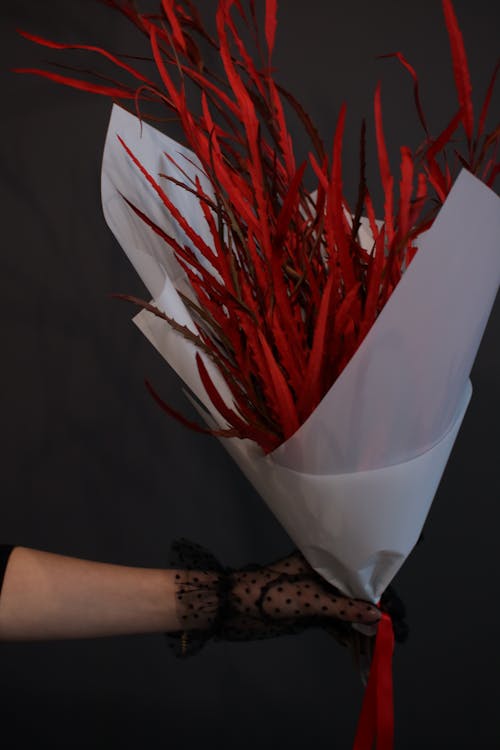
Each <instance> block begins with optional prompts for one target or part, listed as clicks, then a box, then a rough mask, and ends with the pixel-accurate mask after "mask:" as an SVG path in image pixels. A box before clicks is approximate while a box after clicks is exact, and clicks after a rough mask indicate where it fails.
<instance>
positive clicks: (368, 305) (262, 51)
mask: <svg viewBox="0 0 500 750" xmlns="http://www.w3.org/2000/svg"><path fill="white" fill-rule="evenodd" d="M101 2H103V4H104V5H107V6H108V7H109V8H111V9H113V10H115V11H117V12H119V13H121V14H122V15H123V16H124V17H125V18H127V19H128V20H129V21H130V22H131V23H132V24H133V25H134V26H135V27H136V28H137V30H138V31H139V32H140V33H141V34H142V35H143V37H144V40H145V44H146V45H148V50H147V54H145V55H144V56H140V57H137V58H134V57H132V56H126V55H117V54H112V53H111V52H108V51H106V50H104V49H102V48H100V47H97V46H95V45H91V44H63V43H60V42H53V41H50V40H47V39H44V38H42V37H39V36H36V35H33V34H28V33H27V32H20V33H21V34H22V35H23V36H24V37H25V38H27V39H29V40H30V41H33V42H35V43H37V44H40V45H42V46H44V47H49V48H50V49H53V50H58V51H62V52H63V51H71V50H81V51H85V52H87V53H88V54H89V55H93V56H94V58H95V59H98V60H100V61H101V62H102V63H104V64H106V65H111V66H113V70H114V71H115V74H116V71H118V72H119V74H120V75H123V76H124V77H125V79H126V81H128V82H125V83H123V84H122V83H121V82H118V81H116V82H115V80H114V78H111V77H108V76H106V75H104V74H101V73H99V72H96V73H94V72H92V71H87V70H81V69H80V73H81V74H82V75H83V76H84V77H83V78H76V77H72V76H65V75H61V74H57V73H53V72H48V71H45V70H39V69H34V68H24V69H22V68H21V69H18V71H17V72H22V73H34V74H36V75H39V76H44V77H46V78H48V79H50V80H52V81H54V82H56V83H62V84H64V85H67V86H71V87H73V88H78V89H81V90H84V91H89V92H92V93H97V94H101V95H105V96H109V97H110V98H112V99H114V100H116V99H117V100H127V99H130V100H132V101H133V102H134V105H135V107H136V109H137V112H138V114H139V115H140V116H141V118H142V116H144V118H145V119H146V117H148V114H147V113H143V111H142V108H143V107H145V105H148V104H149V103H150V102H152V101H157V102H159V103H160V104H162V105H164V106H165V107H166V108H167V109H168V110H169V114H171V115H173V116H175V117H176V118H177V119H178V121H179V122H180V124H181V126H182V128H183V132H184V138H185V142H186V145H187V146H188V147H189V148H190V149H191V150H192V151H193V152H194V153H195V155H196V157H197V159H198V161H199V164H201V168H202V170H203V172H204V173H205V175H206V177H207V178H208V180H209V182H210V185H211V192H210V195H208V194H207V193H206V192H205V191H204V190H203V189H202V186H201V184H200V180H198V179H190V178H189V177H188V175H187V170H185V169H183V166H185V165H183V164H182V163H176V162H175V160H174V159H173V157H172V156H170V155H168V154H166V155H165V157H166V159H167V160H170V161H173V162H174V164H175V165H176V167H177V169H178V170H179V175H178V176H179V177H180V179H177V178H173V177H171V176H167V175H165V174H160V175H153V174H150V173H149V172H148V171H147V170H146V169H145V168H144V166H143V165H142V164H141V162H140V160H139V159H138V158H137V156H136V155H135V154H134V153H133V152H132V150H131V149H130V148H129V147H128V146H127V144H126V143H125V142H124V141H121V143H122V146H123V149H124V158H128V159H130V160H131V162H132V163H133V164H134V166H135V168H136V169H137V171H138V174H139V175H140V177H141V178H142V179H144V180H145V181H147V182H148V183H149V185H150V186H151V188H152V189H153V190H154V191H155V193H156V195H157V196H158V197H159V199H160V200H161V202H162V204H163V207H164V210H165V214H166V215H168V217H169V219H170V223H172V222H174V224H176V225H177V226H178V228H179V229H180V230H182V233H181V234H182V236H185V237H187V244H182V242H180V241H179V240H178V239H176V237H173V236H171V235H170V234H169V233H168V232H167V231H166V230H165V229H163V227H162V226H160V225H159V224H158V223H156V222H154V221H152V219H151V218H150V217H149V216H148V215H147V210H145V209H144V207H142V208H139V207H137V206H134V205H133V204H132V203H131V202H129V201H127V203H128V205H129V207H130V210H132V211H134V212H135V214H136V215H137V216H138V217H139V218H140V219H141V221H144V223H145V224H146V225H147V226H148V227H149V229H150V230H151V231H153V232H155V233H156V234H157V235H158V236H159V237H160V238H161V240H162V241H163V242H164V243H165V252H166V253H174V255H175V258H176V259H177V262H178V263H179V265H180V267H181V268H182V269H183V271H184V273H185V275H186V278H187V280H188V281H189V283H190V285H191V289H192V293H193V294H192V295H190V296H189V297H185V296H183V295H182V294H181V296H182V298H183V300H184V302H185V304H186V306H187V307H188V309H189V311H190V312H191V314H192V316H193V320H194V321H195V330H191V329H188V328H186V327H185V326H180V325H179V324H178V323H176V321H173V320H171V319H169V318H168V316H166V315H165V314H164V313H162V311H160V310H158V309H157V308H156V307H155V306H154V305H152V304H151V303H147V302H144V301H142V300H138V299H137V298H134V297H130V296H126V295H121V296H122V298H126V299H128V301H129V302H132V303H134V304H136V305H140V306H141V307H143V308H144V309H146V310H149V312H150V313H151V314H154V315H157V316H159V317H160V318H163V319H164V321H165V324H166V325H170V326H171V327H172V328H173V329H174V331H176V333H177V334H178V335H179V336H183V337H184V338H186V339H187V340H189V341H190V343H191V344H193V345H194V346H195V347H197V349H198V350H199V351H200V352H201V353H202V354H203V355H204V357H208V358H210V360H211V362H213V363H214V364H215V365H216V366H217V367H218V369H219V371H220V372H221V374H222V376H223V377H224V379H225V382H226V384H227V386H228V388H229V392H230V394H231V398H232V403H231V404H228V403H226V402H225V401H224V400H223V398H222V396H221V394H220V393H219V392H218V390H217V388H216V386H215V384H214V382H213V380H212V378H211V377H210V374H209V372H208V370H207V367H206V366H205V364H204V361H203V359H202V358H201V357H200V356H198V357H197V367H198V374H199V378H200V382H201V383H202V385H203V387H204V389H205V391H206V393H207V396H208V398H209V399H210V402H211V403H212V405H213V407H214V409H215V410H217V412H218V413H219V414H220V415H221V417H222V418H223V419H224V421H225V422H226V423H227V425H228V427H227V428H226V427H224V429H222V430H215V431H212V430H205V429H204V428H200V427H199V426H198V425H195V424H193V423H191V422H189V420H186V419H185V418H184V417H182V416H181V415H179V414H178V413H177V412H176V411H175V410H174V409H172V408H171V407H170V406H168V405H167V404H165V402H164V401H163V400H162V399H161V398H160V397H159V396H158V394H157V393H156V391H154V389H153V388H152V386H151V385H150V384H149V383H148V384H147V387H148V390H149V391H150V393H151V394H152V395H153V397H154V399H155V400H156V402H157V403H158V404H159V406H160V407H161V408H162V409H163V410H164V411H166V412H167V413H168V414H170V415H171V416H173V417H175V418H176V419H180V420H181V421H182V422H183V423H184V424H188V425H189V426H190V427H192V428H193V429H196V430H197V431H198V432H209V433H210V434H216V435H219V436H228V437H236V436H237V437H240V438H248V439H250V440H253V441H255V442H256V443H258V444H259V445H260V446H261V448H262V450H263V451H264V452H266V453H268V452H270V451H272V450H274V449H275V448H276V447H277V446H278V445H279V444H280V443H282V442H283V441H284V440H286V439H288V438H289V437H290V436H291V435H292V434H293V433H294V432H295V431H296V430H297V429H298V427H299V426H300V425H301V424H302V423H303V422H304V421H305V420H306V419H307V417H308V416H309V415H310V414H311V412H312V411H313V409H314V408H315V407H316V406H317V405H318V403H319V402H320V401H321V399H322V398H323V397H324V395H325V394H326V392H327V391H328V389H329V388H330V387H331V386H332V384H333V383H334V382H335V380H336V378H337V377H338V375H339V374H340V372H341V371H342V369H343V367H345V365H346V364H347V362H348V361H349V360H350V358H351V357H352V356H353V354H354V352H355V351H356V350H357V348H358V347H359V346H360V344H361V342H362V341H363V339H364V337H365V336H366V334H367V332H368V331H369V330H370V328H371V326H372V325H373V323H374V322H375V320H376V318H377V316H378V314H379V313H380V311H381V310H382V308H383V306H384V305H385V304H386V302H387V300H388V299H389V297H390V294H391V293H392V290H393V289H394V287H395V286H396V285H397V283H398V282H399V279H400V278H401V274H402V273H403V272H404V270H405V269H406V268H407V266H408V264H409V263H410V262H411V260H412V258H413V256H414V253H415V251H416V239H417V238H418V235H419V234H420V233H421V232H423V231H425V230H426V229H428V227H429V226H430V225H431V223H432V220H433V217H434V215H435V213H436V210H437V208H436V206H438V205H439V203H441V202H443V201H444V200H445V199H446V196H447V194H448V192H449V190H450V188H451V185H452V183H453V180H454V178H455V176H456V173H457V170H458V169H459V168H460V167H461V166H462V165H464V164H465V165H466V166H467V168H470V169H471V170H472V171H474V172H475V173H476V174H478V175H480V176H482V178H483V179H484V180H485V182H487V184H493V181H494V180H495V178H496V176H497V175H498V173H499V165H498V160H497V154H498V151H497V149H498V144H499V140H500V128H499V127H498V126H497V127H496V128H494V129H493V130H491V131H490V132H487V124H486V121H487V115H488V113H489V110H490V102H491V99H492V95H493V89H494V84H495V80H496V77H497V73H498V66H497V68H496V69H495V71H494V73H493V76H492V79H491V81H490V84H489V86H488V88H487V91H486V97H485V100H484V104H483V107H482V109H481V113H480V116H479V118H478V127H477V133H476V135H475V137H474V112H473V108H472V100H471V84H470V75H469V70H468V66H467V60H466V55H465V49H464V45H463V40H462V36H461V33H460V30H459V27H458V23H457V20H456V16H455V14H454V11H453V7H452V4H451V2H450V0H443V9H444V15H445V21H446V27H447V30H448V35H449V38H450V43H451V52H452V61H453V70H454V76H455V83H456V87H457V92H458V99H459V104H460V109H459V111H458V113H457V114H456V115H455V117H453V119H452V120H451V121H450V122H449V124H447V125H446V126H445V127H441V128H438V129H437V132H438V133H439V134H438V136H436V137H435V136H433V135H431V133H432V130H431V126H430V123H429V119H428V118H427V117H426V115H425V113H424V109H423V105H422V100H421V95H420V88H419V81H418V76H417V73H416V71H415V69H414V68H413V67H412V65H410V63H409V62H408V61H407V60H406V58H405V57H404V56H403V55H402V53H400V52H397V53H393V54H392V55H388V56H389V57H395V58H396V59H397V60H398V61H399V63H400V64H401V65H403V66H404V68H405V69H406V70H407V71H408V73H409V74H410V75H411V77H412V80H413V93H414V100H415V106H416V109H417V115H418V117H419V120H420V122H421V124H422V127H423V128H424V131H425V135H426V137H425V141H424V143H423V144H422V145H421V146H420V147H419V148H418V149H417V150H416V151H415V153H413V152H412V151H411V150H410V149H409V148H407V147H403V148H401V152H400V153H401V161H400V175H399V178H398V177H397V176H396V175H394V174H393V173H392V170H391V166H390V161H389V153H388V149H387V145H386V141H385V135H384V128H383V121H382V120H383V112H382V99H381V91H380V86H378V87H377V89H376V92H375V101H374V119H375V138H376V148H377V155H378V163H379V171H380V182H381V185H382V189H383V195H384V221H383V223H382V225H379V224H378V223H377V221H376V219H375V216H376V213H375V208H374V206H373V202H372V198H371V195H372V193H371V192H370V190H369V187H368V184H367V180H366V160H367V154H366V128H365V125H364V123H363V126H362V128H361V139H360V170H359V186H358V191H357V200H356V202H355V207H354V212H353V213H352V212H351V210H350V208H349V202H348V200H347V198H346V195H345V193H344V187H343V174H342V162H343V137H344V132H345V129H346V123H347V112H346V108H345V106H343V107H342V108H341V110H340V113H339V117H338V122H337V126H336V131H335V134H334V138H333V148H332V153H331V155H329V154H327V152H326V150H325V147H324V145H323V142H322V139H321V137H320V135H319V133H318V131H317V128H316V127H315V125H314V123H313V121H312V119H311V118H310V117H309V115H308V114H307V113H306V112H305V110H304V109H303V108H302V106H301V105H300V103H299V102H298V101H297V100H296V99H295V97H294V96H293V94H291V93H289V92H288V91H287V90H286V89H284V88H283V87H282V86H280V85H279V84H278V83H277V82H276V81H275V79H274V75H273V70H272V66H271V57H272V52H273V48H274V44H275V38H276V28H277V0H265V14H264V28H263V30H262V33H261V31H260V30H259V28H258V23H257V14H256V8H255V2H254V0H247V7H245V3H244V2H243V1H242V0H218V2H217V6H216V17H215V21H216V28H217V35H216V37H212V36H211V34H210V33H209V32H208V31H207V30H206V28H205V27H204V24H203V21H202V19H201V16H200V14H199V12H198V11H197V9H196V7H195V4H194V3H193V2H192V1H191V0H158V4H157V9H156V10H155V12H148V13H143V12H141V11H140V10H139V8H138V6H139V5H140V3H138V2H135V1H134V0H101ZM242 23H243V24H245V26H246V27H247V28H246V31H248V32H249V34H250V36H253V39H254V45H255V46H254V48H253V47H252V48H251V49H250V48H248V46H247V43H246V41H245V40H246V39H248V36H249V34H248V33H245V34H243V33H240V31H239V29H240V25H241V24H242ZM261 37H262V39H261ZM207 45H208V46H209V47H210V48H211V49H212V50H216V51H217V52H218V55H219V59H220V62H221V70H219V71H217V72H216V71H213V70H211V69H210V68H209V67H208V65H207V63H206V61H205V57H204V54H203V47H206V46H207ZM124 58H126V61H125V60H124ZM134 59H141V60H142V61H143V62H148V61H150V64H151V66H152V69H151V72H150V74H148V75H145V74H144V73H143V72H142V70H141V71H140V70H138V69H136V67H135V66H134V62H133V61H134ZM88 76H90V77H91V78H92V80H90V81H89V80H88ZM95 78H97V81H96V80H94V79H95ZM188 86H189V87H191V88H194V89H195V91H197V92H198V93H199V104H200V107H199V109H198V110H195V109H192V108H191V107H190V106H189V105H188V100H189V101H191V99H189V97H188V93H187V91H188ZM287 105H288V108H289V109H291V110H292V111H293V113H294V114H295V116H296V117H297V118H298V119H299V121H300V122H301V123H302V125H303V127H304V130H305V132H306V134H307V135H308V138H309V140H310V142H311V147H312V148H311V153H310V154H309V160H308V162H307V163H304V164H301V165H299V166H297V164H296V160H295V154H294V148H293V143H292V138H291V135H290V130H289V126H288V122H287V115H286V112H287ZM197 112H198V113H197ZM156 119H157V118H156ZM160 119H161V118H160ZM460 124H463V126H464V130H465V135H466V141H467V143H466V146H467V148H466V150H465V152H464V151H463V148H462V146H461V144H460V143H459V142H457V141H456V140H455V139H456V136H457V130H458V129H459V125H460ZM308 167H309V171H310V172H311V171H312V174H313V177H314V178H315V180H316V191H315V194H313V195H310V194H309V192H308V190H307V189H306V185H305V179H306V172H307V169H308ZM183 177H184V178H185V180H184V181H183V180H182V178H183ZM165 181H166V182H165ZM172 186H175V189H179V190H186V191H187V192H189V193H190V194H191V196H195V197H196V198H197V199H198V200H199V202H200V206H201V209H202V214H203V217H204V221H205V224H206V226H205V227H203V229H206V228H208V236H209V237H210V240H207V239H204V237H206V236H207V235H205V234H204V233H203V237H202V232H201V229H202V228H201V227H199V226H191V225H190V224H189V222H188V221H187V220H186V218H185V217H184V216H183V215H182V213H181V212H180V211H179V210H178V209H177V208H176V205H175V203H174V202H173V201H172V200H171V197H170V194H169V188H170V187H172ZM430 191H434V193H435V195H436V196H437V199H438V200H437V201H435V202H434V203H433V204H432V210H428V208H429V199H430V198H432V195H431V194H430ZM124 200H127V199H126V198H124ZM363 215H366V216H367V219H368V226H369V229H370V232H371V240H370V243H371V246H370V247H363V246H362V242H361V227H362V221H361V220H362V216H363ZM181 234H179V235H178V236H181Z"/></svg>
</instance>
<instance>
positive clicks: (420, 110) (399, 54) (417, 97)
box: [380, 52, 429, 136]
mask: <svg viewBox="0 0 500 750" xmlns="http://www.w3.org/2000/svg"><path fill="white" fill-rule="evenodd" d="M380 57H396V58H397V59H398V60H399V62H400V63H401V65H403V66H404V67H405V68H406V70H407V71H408V73H409V74H410V75H411V77H412V78H413V97H414V99H415V106H416V108H417V112H418V116H419V119H420V122H421V124H422V127H423V129H424V130H425V134H426V135H427V136H428V135H429V130H428V128H427V122H426V120H425V115H424V110H423V107H422V102H421V101H420V90H419V85H418V76H417V73H416V70H415V68H414V67H413V66H412V65H410V63H409V62H408V60H407V59H406V58H405V56H404V55H403V54H402V52H392V53H390V54H388V55H380Z"/></svg>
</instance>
